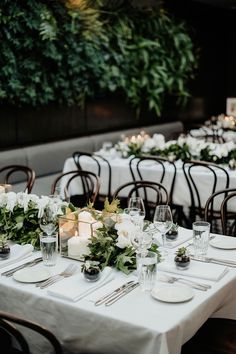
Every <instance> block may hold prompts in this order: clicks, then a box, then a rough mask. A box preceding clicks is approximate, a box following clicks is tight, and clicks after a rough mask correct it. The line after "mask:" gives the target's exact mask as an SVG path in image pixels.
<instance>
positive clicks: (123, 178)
mask: <svg viewBox="0 0 236 354" xmlns="http://www.w3.org/2000/svg"><path fill="white" fill-rule="evenodd" d="M98 159H99V158H98ZM109 162H110V165H111V168H112V178H111V190H112V193H114V191H115V190H116V189H117V188H118V187H119V186H121V185H123V184H125V183H127V182H131V181H132V176H131V173H130V170H129V159H122V158H119V157H116V158H113V159H111V160H109ZM100 165H101V188H100V193H101V194H103V195H104V194H107V192H108V166H107V164H106V163H105V162H103V161H102V160H101V161H100ZM81 166H82V168H83V169H84V170H87V171H92V172H95V173H96V165H95V163H93V162H92V161H90V160H88V159H87V158H86V157H83V158H81ZM176 167H177V174H176V181H175V188H174V192H173V203H175V204H177V205H182V206H184V207H189V206H191V199H190V192H189V188H188V185H187V182H186V178H185V176H184V173H183V170H182V162H181V161H177V162H176ZM72 170H77V167H76V165H75V163H74V160H73V158H68V159H67V160H66V161H65V164H64V168H63V172H68V171H72ZM158 173H159V174H160V167H159V168H158V167H157V166H154V165H153V163H151V162H150V161H146V164H143V165H142V175H143V179H147V180H149V181H159V179H158ZM228 173H229V176H230V187H232V188H233V187H236V172H235V171H230V170H229V171H228ZM172 174H173V168H172V167H171V166H169V165H168V164H167V165H166V173H165V177H164V181H163V185H164V186H165V187H166V188H167V190H168V191H169V192H170V186H171V180H172ZM194 174H195V175H196V180H197V188H198V190H199V193H200V199H201V203H202V206H204V205H205V204H206V201H207V199H208V198H209V196H210V192H209V191H210V190H211V188H212V187H211V186H212V175H211V174H210V173H209V172H207V171H206V169H203V168H201V167H199V168H195V169H194ZM217 179H218V182H217V190H221V189H224V188H225V174H224V173H222V172H217ZM67 180H68V179H67V178H65V179H64V181H62V185H61V187H62V190H63V188H64V186H65V184H66V182H67ZM70 190H71V193H72V194H73V193H75V194H76V192H77V193H78V192H79V191H81V189H80V184H79V182H78V180H77V181H76V180H74V181H73V182H72V184H71V189H70Z"/></svg>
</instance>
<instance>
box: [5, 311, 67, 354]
mask: <svg viewBox="0 0 236 354" xmlns="http://www.w3.org/2000/svg"><path fill="white" fill-rule="evenodd" d="M14 324H17V325H20V326H22V327H26V328H28V329H30V330H32V331H34V332H36V333H38V334H39V335H41V336H43V337H44V338H46V339H47V340H48V342H49V343H50V344H51V346H52V347H53V348H54V353H55V354H62V353H63V351H62V347H61V344H60V342H59V341H58V339H57V338H56V337H55V335H54V334H53V333H52V332H51V331H49V330H48V329H47V328H45V327H42V326H41V325H39V324H38V323H35V322H32V321H29V320H26V319H23V318H21V317H19V316H15V315H12V314H10V313H7V312H3V311H0V328H1V329H2V331H4V330H5V332H2V333H5V335H6V336H8V339H9V340H8V341H7V343H6V345H7V346H9V347H8V348H6V349H5V348H2V345H1V352H2V353H8V352H9V353H14V342H16V343H17V344H18V347H19V348H20V349H19V350H17V353H19V354H20V353H22V354H30V353H31V352H30V348H29V347H30V346H29V340H27V339H26V337H25V334H24V335H23V334H22V333H21V332H20V330H19V329H18V328H16V327H15V326H14ZM12 346H13V347H12ZM2 350H3V351H2ZM4 350H5V351H4ZM50 352H51V351H50Z"/></svg>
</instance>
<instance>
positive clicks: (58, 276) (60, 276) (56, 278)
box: [36, 264, 78, 289]
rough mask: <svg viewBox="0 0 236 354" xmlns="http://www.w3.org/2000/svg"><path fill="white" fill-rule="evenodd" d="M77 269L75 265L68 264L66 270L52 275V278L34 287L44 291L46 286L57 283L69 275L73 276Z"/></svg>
mask: <svg viewBox="0 0 236 354" xmlns="http://www.w3.org/2000/svg"><path fill="white" fill-rule="evenodd" d="M77 269H78V267H77V266H76V265H75V264H69V265H68V267H66V269H65V270H63V272H61V273H59V274H56V275H53V276H52V277H50V278H49V279H47V280H45V281H44V282H42V283H39V284H36V286H37V287H39V288H40V289H45V288H47V287H48V286H50V285H52V284H54V283H56V282H57V281H59V280H61V279H63V278H68V277H70V276H71V275H73V274H74V273H75V272H76V271H77Z"/></svg>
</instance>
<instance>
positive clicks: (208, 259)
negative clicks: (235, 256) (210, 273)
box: [191, 255, 236, 268]
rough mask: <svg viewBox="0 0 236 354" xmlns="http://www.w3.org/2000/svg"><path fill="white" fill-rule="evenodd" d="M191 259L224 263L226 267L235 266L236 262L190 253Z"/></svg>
mask: <svg viewBox="0 0 236 354" xmlns="http://www.w3.org/2000/svg"><path fill="white" fill-rule="evenodd" d="M191 259H192V260H194V261H197V262H204V263H214V264H219V265H224V266H226V267H231V268H236V262H234V261H230V260H227V259H221V258H213V257H204V258H196V257H194V256H193V255H191Z"/></svg>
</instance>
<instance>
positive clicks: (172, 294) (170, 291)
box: [151, 285, 194, 303]
mask: <svg viewBox="0 0 236 354" xmlns="http://www.w3.org/2000/svg"><path fill="white" fill-rule="evenodd" d="M151 295H152V297H154V299H156V300H159V301H164V302H173V303H177V302H185V301H189V300H191V299H192V298H193V297H194V292H193V290H192V289H191V288H190V287H188V286H173V285H172V286H171V285H170V286H165V287H156V288H154V289H152V292H151Z"/></svg>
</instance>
